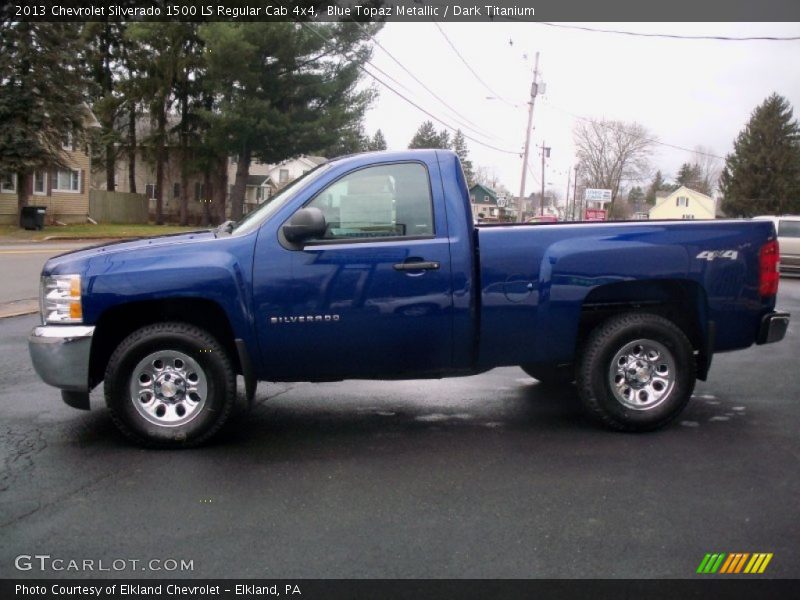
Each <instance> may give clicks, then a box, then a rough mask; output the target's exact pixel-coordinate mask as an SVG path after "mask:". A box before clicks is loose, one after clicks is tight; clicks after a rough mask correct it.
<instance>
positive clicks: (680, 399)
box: [577, 313, 696, 431]
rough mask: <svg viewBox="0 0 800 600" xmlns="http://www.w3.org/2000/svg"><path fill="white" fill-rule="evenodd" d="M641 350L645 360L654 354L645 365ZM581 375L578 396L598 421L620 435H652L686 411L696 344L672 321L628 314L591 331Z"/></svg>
mask: <svg viewBox="0 0 800 600" xmlns="http://www.w3.org/2000/svg"><path fill="white" fill-rule="evenodd" d="M640 341H644V342H645V344H644V345H642V344H638V342H640ZM648 343H649V345H648ZM637 348H639V349H640V350H639V354H638V356H641V357H644V356H645V355H647V351H648V350H650V351H652V352H651V354H649V355H647V356H648V358H645V359H644V360H642V361H639V360H638V357H637ZM664 350H666V351H664ZM618 353H621V355H619V356H618ZM654 357H655V358H654ZM670 360H671V362H670ZM640 362H641V364H640ZM612 364H613V365H614V367H613V370H612ZM637 369H639V371H637ZM660 370H661V371H663V373H664V375H663V376H662V375H661V374H660V372H659V371H660ZM634 372H635V374H634ZM639 373H641V375H639ZM577 374H578V379H577V382H578V393H579V395H580V398H581V401H582V402H583V404H584V406H585V407H586V409H587V410H588V412H589V413H590V414H591V415H592V416H594V417H595V418H597V419H598V420H600V421H601V422H602V423H603V424H605V425H606V426H608V427H610V428H612V429H616V430H618V431H652V430H654V429H658V428H660V427H663V426H664V425H666V424H668V423H669V422H670V421H672V420H673V419H674V418H675V417H677V416H678V415H679V414H680V413H681V411H682V410H683V409H684V407H685V406H686V403H687V402H688V401H689V398H690V397H691V395H692V391H693V390H694V385H695V380H696V364H695V359H694V352H693V349H692V344H691V342H690V341H689V339H688V338H687V337H686V335H685V334H684V333H683V331H682V330H681V329H679V328H678V327H677V326H676V325H675V324H674V323H673V322H672V321H669V320H668V319H665V318H664V317H661V316H658V315H654V314H648V313H627V314H623V315H619V316H616V317H612V318H610V319H609V320H607V321H605V322H604V323H602V324H601V325H599V326H598V327H596V328H595V329H594V330H593V331H592V332H591V334H590V335H589V338H588V339H587V341H586V344H585V345H584V346H583V352H582V356H581V357H580V363H579V366H578V373H577ZM639 376H641V377H642V378H647V380H646V382H642V381H640V380H639V379H638V377H639ZM629 378H630V379H629ZM616 382H619V383H618V384H617V383H616ZM665 382H666V383H665ZM640 386H645V387H640ZM659 386H660V387H661V390H658V389H657V388H658V387H659ZM615 390H616V391H615ZM632 405H636V406H635V407H634V406H632Z"/></svg>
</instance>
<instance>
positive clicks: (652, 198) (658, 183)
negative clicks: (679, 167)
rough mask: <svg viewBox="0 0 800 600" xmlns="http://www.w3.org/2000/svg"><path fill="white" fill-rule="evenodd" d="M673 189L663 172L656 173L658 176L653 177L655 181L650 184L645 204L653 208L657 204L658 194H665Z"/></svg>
mask: <svg viewBox="0 0 800 600" xmlns="http://www.w3.org/2000/svg"><path fill="white" fill-rule="evenodd" d="M671 189H672V187H671V186H670V185H669V184H668V183H667V181H666V180H665V179H664V176H663V175H662V174H661V171H656V174H655V175H654V176H653V180H652V181H651V182H650V185H649V186H648V188H647V193H646V194H645V197H644V199H645V202H647V204H649V205H650V206H653V205H655V203H656V192H663V191H667V190H671Z"/></svg>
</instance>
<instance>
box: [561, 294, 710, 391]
mask: <svg viewBox="0 0 800 600" xmlns="http://www.w3.org/2000/svg"><path fill="white" fill-rule="evenodd" d="M627 312H647V313H652V314H656V315H660V316H662V317H664V318H666V319H668V320H670V321H672V322H673V323H674V324H675V325H677V326H678V327H679V328H680V329H681V330H682V331H683V333H684V334H685V335H686V337H687V338H688V339H689V341H690V342H691V344H692V347H693V348H694V350H695V352H696V357H697V375H698V378H699V379H702V380H705V378H706V375H707V373H708V368H709V366H710V360H711V354H712V352H713V334H714V328H713V323H710V322H709V320H708V299H707V296H706V292H705V290H704V289H703V288H702V286H700V285H699V284H698V283H697V282H695V281H692V280H688V279H655V280H636V281H624V282H615V283H610V284H606V285H602V286H599V287H596V288H594V289H593V290H591V291H590V292H589V293H588V294H587V295H586V298H585V299H584V301H583V305H582V306H581V316H580V321H579V325H578V332H577V340H576V348H578V349H580V348H581V346H582V345H583V343H584V342H585V341H586V339H587V337H588V336H589V334H590V332H591V331H592V330H593V329H594V328H595V327H597V326H598V325H600V324H601V323H603V322H605V321H607V320H608V319H609V318H612V317H615V316H617V315H620V314H623V313H627Z"/></svg>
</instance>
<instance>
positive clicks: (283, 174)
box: [228, 154, 328, 212]
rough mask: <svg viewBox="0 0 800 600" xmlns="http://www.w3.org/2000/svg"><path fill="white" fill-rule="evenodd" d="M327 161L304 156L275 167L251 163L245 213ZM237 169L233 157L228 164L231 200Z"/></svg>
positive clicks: (245, 196) (235, 160) (285, 161)
mask: <svg viewBox="0 0 800 600" xmlns="http://www.w3.org/2000/svg"><path fill="white" fill-rule="evenodd" d="M327 160H328V159H327V158H325V157H324V156H309V155H305V154H302V155H300V156H296V157H294V158H288V159H286V160H284V161H281V162H279V163H277V164H274V165H273V164H265V163H260V162H258V161H257V160H253V161H251V163H250V175H249V176H248V178H247V184H246V188H245V194H244V203H245V212H249V211H250V210H253V209H254V208H255V207H256V206H257V205H259V204H262V203H263V202H264V201H266V200H268V199H269V198H271V197H272V196H273V195H274V194H275V193H276V192H277V191H278V190H280V189H281V188H283V187H284V186H286V185H288V184H289V183H291V182H292V181H294V180H295V179H297V178H298V177H300V176H301V175H303V174H304V173H307V172H308V171H310V170H311V169H313V168H314V167H316V166H317V165H320V164H322V163H324V162H326V161H327ZM236 167H237V157H236V156H232V157H231V159H230V161H229V163H228V197H229V198H230V194H231V191H232V190H233V184H234V183H235V182H236Z"/></svg>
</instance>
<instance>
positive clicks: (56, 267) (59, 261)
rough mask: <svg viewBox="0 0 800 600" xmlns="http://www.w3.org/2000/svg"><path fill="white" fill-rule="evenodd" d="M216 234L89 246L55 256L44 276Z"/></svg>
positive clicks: (195, 232)
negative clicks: (128, 253)
mask: <svg viewBox="0 0 800 600" xmlns="http://www.w3.org/2000/svg"><path fill="white" fill-rule="evenodd" d="M215 237H216V236H215V234H214V232H213V231H211V230H200V231H192V232H190V233H173V234H168V235H159V236H156V237H149V238H134V239H128V240H118V241H114V242H106V243H104V244H98V245H96V246H89V247H87V248H81V249H79V250H73V251H71V252H65V253H64V254H59V255H58V256H54V257H53V258H51V259H50V260H48V261H47V263H45V265H44V268H43V269H42V275H50V274H52V273H59V272H60V273H66V272H73V273H74V272H77V271H80V269H77V271H76V266H77V265H80V264H82V263H86V262H88V261H89V260H91V259H92V258H96V257H100V256H108V255H111V254H118V253H121V252H128V251H131V250H144V249H156V248H163V249H166V248H167V247H174V246H178V245H183V244H187V243H189V242H199V241H207V240H213V239H214V238H215Z"/></svg>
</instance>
